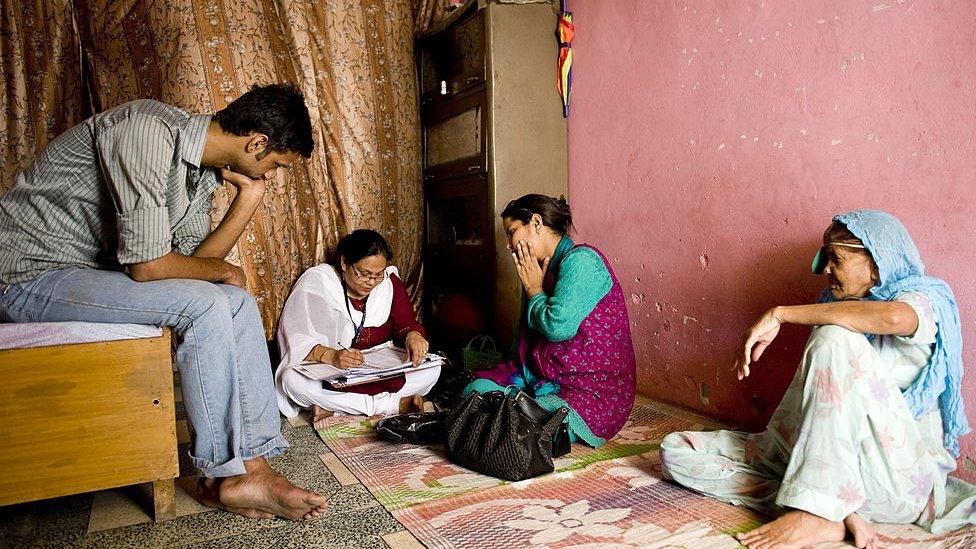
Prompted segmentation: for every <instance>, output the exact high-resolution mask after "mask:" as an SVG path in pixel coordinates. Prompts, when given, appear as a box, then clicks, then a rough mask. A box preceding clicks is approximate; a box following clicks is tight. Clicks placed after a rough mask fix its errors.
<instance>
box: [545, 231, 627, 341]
mask: <svg viewBox="0 0 976 549" xmlns="http://www.w3.org/2000/svg"><path fill="white" fill-rule="evenodd" d="M549 269H550V270H552V269H556V271H555V272H554V273H553V274H555V276H556V286H555V289H554V290H553V292H552V295H551V296H550V295H547V294H546V293H545V292H539V293H538V294H536V295H534V296H533V297H532V299H530V300H529V303H528V305H527V311H526V314H527V315H528V323H529V327H530V328H532V329H533V330H535V331H537V332H539V333H541V334H542V335H544V336H545V337H546V339H548V340H549V341H566V340H567V339H570V338H572V337H573V336H575V335H576V331H577V330H579V326H580V323H582V322H583V319H585V318H586V317H587V315H589V314H590V313H591V312H592V311H593V309H594V308H595V307H596V305H597V303H599V302H600V300H601V299H603V298H604V297H605V296H606V295H607V294H608V293H610V288H611V287H612V286H613V281H612V280H611V279H610V273H609V272H608V271H607V266H606V265H605V264H604V263H603V259H601V258H600V256H599V255H597V253H596V252H594V251H593V250H591V249H590V248H584V247H580V248H573V239H572V238H570V237H568V236H564V237H563V238H562V240H560V241H559V244H558V245H557V246H556V251H555V252H553V254H552V259H551V260H549Z"/></svg>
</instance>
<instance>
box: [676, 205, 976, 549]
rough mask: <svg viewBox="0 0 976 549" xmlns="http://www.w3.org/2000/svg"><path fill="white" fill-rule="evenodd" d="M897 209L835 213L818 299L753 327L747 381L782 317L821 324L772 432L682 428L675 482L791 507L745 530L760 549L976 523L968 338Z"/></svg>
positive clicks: (775, 509) (866, 540) (743, 371)
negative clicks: (966, 407)
mask: <svg viewBox="0 0 976 549" xmlns="http://www.w3.org/2000/svg"><path fill="white" fill-rule="evenodd" d="M923 269H924V267H923V265H922V261H921V258H920V257H919V253H918V249H917V248H916V247H915V244H914V243H913V242H912V239H911V237H910V236H909V235H908V232H907V231H906V230H905V228H904V226H902V224H901V222H899V221H898V220H897V219H896V218H894V217H893V216H891V215H889V214H887V213H884V212H880V211H875V210H856V211H853V212H850V213H846V214H843V215H838V216H837V217H835V218H834V220H833V223H832V224H831V225H830V226H829V227H828V228H827V231H826V232H825V233H824V238H823V246H822V247H821V248H820V251H819V252H818V253H817V256H816V258H815V259H814V263H813V270H814V272H815V273H817V274H823V275H824V277H826V279H827V280H826V281H827V284H828V285H827V288H826V289H825V290H824V293H823V296H822V298H821V300H820V302H819V303H816V304H812V305H793V306H780V307H774V308H773V309H770V310H769V311H767V312H766V313H765V314H764V315H762V316H761V317H760V318H759V320H758V321H756V323H755V324H754V325H753V326H752V327H751V328H749V330H748V331H746V333H745V336H744V343H743V346H742V348H741V350H740V352H739V356H738V358H737V360H736V363H735V368H736V370H737V372H738V378H739V379H740V380H742V379H744V378H746V377H747V376H748V375H749V373H750V367H751V366H753V365H754V362H755V361H757V360H759V358H760V356H762V354H763V351H764V350H765V349H766V348H767V347H768V346H769V345H770V344H771V343H772V342H773V340H774V338H775V337H776V335H777V334H778V333H779V328H780V326H781V325H782V324H784V323H791V324H802V325H806V326H813V327H814V329H813V333H812V334H811V336H810V339H809V341H808V342H807V345H806V349H805V351H804V354H803V359H802V361H801V363H800V367H799V368H798V369H797V372H796V375H795V377H794V378H793V382H792V384H791V385H790V386H789V388H788V389H787V390H786V393H785V394H784V395H783V400H782V401H781V402H780V404H779V406H778V407H777V409H776V411H775V412H774V413H773V416H772V418H771V419H770V422H769V425H768V426H767V427H766V430H765V431H763V432H761V433H756V434H748V433H742V432H734V431H716V432H684V433H672V434H670V435H668V436H667V437H665V439H664V441H663V442H662V443H661V460H662V464H663V469H664V473H665V476H666V477H667V478H670V479H673V480H675V481H676V482H678V483H680V484H682V485H684V486H687V487H689V488H692V489H694V490H696V491H699V492H702V493H704V494H707V495H710V496H712V497H714V498H716V499H719V500H722V501H726V502H729V503H733V504H735V505H745V506H747V507H750V508H752V509H754V510H757V511H760V512H763V513H766V514H770V515H774V516H776V515H780V516H779V518H778V519H776V520H775V521H773V522H771V523H769V524H767V525H764V526H761V527H759V528H757V529H755V530H752V531H750V532H746V533H742V534H738V535H737V536H736V537H737V538H738V539H739V541H740V542H742V543H743V544H744V545H747V546H749V547H800V546H806V545H810V544H814V543H818V542H825V541H840V540H842V539H844V537H845V534H846V531H850V532H851V534H852V535H853V536H854V538H855V544H856V545H857V546H858V547H874V546H875V545H876V544H877V543H878V541H877V537H876V535H875V533H874V531H873V529H872V528H871V527H870V526H869V522H887V523H913V522H914V523H917V524H919V525H921V526H923V527H925V528H927V529H929V530H931V531H932V532H935V533H938V532H945V531H948V530H950V529H955V528H959V527H961V526H963V525H965V524H968V523H972V522H976V516H974V513H973V511H972V503H973V502H974V501H976V487H974V486H972V485H969V484H967V483H964V482H962V481H960V480H958V479H955V478H950V477H947V475H948V474H949V473H950V472H952V471H953V470H954V469H955V468H956V461H955V459H954V458H953V456H958V454H959V443H958V437H959V436H961V435H964V434H966V433H967V432H969V430H970V429H969V424H968V422H967V420H966V416H965V414H964V412H963V405H962V398H961V381H962V336H961V332H960V327H959V310H958V308H957V307H956V303H955V299H954V298H953V295H952V290H950V289H949V286H948V285H947V284H946V283H945V282H943V281H942V280H939V279H937V278H931V277H926V276H924V271H923Z"/></svg>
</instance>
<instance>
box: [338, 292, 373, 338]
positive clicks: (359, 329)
mask: <svg viewBox="0 0 976 549" xmlns="http://www.w3.org/2000/svg"><path fill="white" fill-rule="evenodd" d="M342 297H344V298H346V313H348V314H349V322H352V329H353V330H354V331H355V335H353V337H352V343H351V344H350V345H349V346H350V347H351V346H353V345H355V344H356V340H358V339H359V334H360V332H362V331H363V326H365V325H366V307H365V304H366V300H367V299H369V295H367V296H366V297H365V298H364V299H363V305H364V307H363V319H362V321H360V323H359V326H356V320H355V319H353V317H352V307H351V306H350V305H349V294H348V293H347V290H346V281H345V280H343V281H342Z"/></svg>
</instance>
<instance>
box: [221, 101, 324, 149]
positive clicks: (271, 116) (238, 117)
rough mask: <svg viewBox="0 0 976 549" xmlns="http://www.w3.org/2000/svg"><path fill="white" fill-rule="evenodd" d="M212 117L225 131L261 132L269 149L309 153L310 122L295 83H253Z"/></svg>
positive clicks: (310, 146)
mask: <svg viewBox="0 0 976 549" xmlns="http://www.w3.org/2000/svg"><path fill="white" fill-rule="evenodd" d="M214 118H215V119H216V120H217V123H218V124H220V128H221V129H222V130H224V131H225V132H227V133H232V134H234V135H242V136H245V135H248V134H250V133H251V132H256V133H263V134H264V135H266V136H268V150H271V151H275V152H281V153H287V152H297V153H298V154H300V155H302V156H304V157H305V158H308V157H309V156H312V147H313V146H314V144H315V143H314V141H312V121H311V120H310V119H309V116H308V108H307V107H306V106H305V97H304V96H303V95H302V92H300V91H298V88H296V87H295V86H294V84H269V85H267V86H258V85H254V86H253V87H252V88H251V91H249V92H247V93H245V94H244V95H242V96H240V97H238V98H237V99H235V100H234V101H232V102H231V103H230V104H229V105H227V106H226V107H224V108H223V109H221V110H220V111H218V112H217V114H215V115H214Z"/></svg>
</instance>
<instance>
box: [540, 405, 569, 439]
mask: <svg viewBox="0 0 976 549" xmlns="http://www.w3.org/2000/svg"><path fill="white" fill-rule="evenodd" d="M568 415H569V410H567V409H566V407H565V406H561V407H560V408H559V409H558V410H556V412H555V413H554V414H552V417H551V418H549V421H547V422H546V424H545V426H544V427H543V428H542V430H543V432H546V433H549V432H553V433H555V432H556V429H558V428H559V424H560V423H562V422H563V420H564V419H566V416H568Z"/></svg>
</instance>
